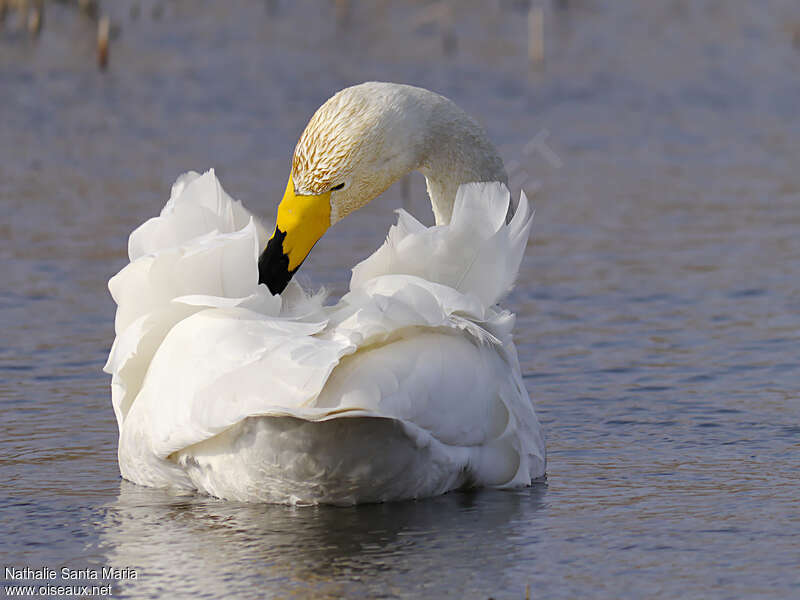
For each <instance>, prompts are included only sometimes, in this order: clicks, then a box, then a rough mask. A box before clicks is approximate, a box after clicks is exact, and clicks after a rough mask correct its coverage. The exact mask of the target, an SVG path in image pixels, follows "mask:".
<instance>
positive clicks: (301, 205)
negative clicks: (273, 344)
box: [258, 175, 331, 294]
mask: <svg viewBox="0 0 800 600" xmlns="http://www.w3.org/2000/svg"><path fill="white" fill-rule="evenodd" d="M330 225H331V193H330V192H329V191H328V192H325V193H324V194H320V195H318V196H311V195H302V194H296V193H295V191H294V183H293V182H292V177H291V175H290V176H289V183H287V184H286V191H285V192H284V194H283V200H281V203H280V204H279V205H278V218H277V220H276V222H275V233H273V234H272V237H271V238H270V239H269V242H267V247H266V249H265V250H264V252H262V253H261V256H260V257H259V259H258V283H265V284H266V285H267V287H268V288H269V291H270V292H272V293H273V294H280V293H281V292H282V291H283V290H284V289H285V288H286V285H287V284H288V283H289V280H290V279H291V278H292V275H294V272H295V271H297V269H298V268H299V267H300V265H301V264H303V261H304V260H305V259H306V256H308V253H309V252H311V248H313V247H314V244H316V243H317V241H319V238H321V237H322V234H324V233H325V232H326V231H327V230H328V227H330Z"/></svg>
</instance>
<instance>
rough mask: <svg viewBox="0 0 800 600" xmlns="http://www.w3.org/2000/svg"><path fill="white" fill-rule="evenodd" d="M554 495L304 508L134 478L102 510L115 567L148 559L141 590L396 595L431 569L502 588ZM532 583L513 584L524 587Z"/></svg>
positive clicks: (129, 588) (459, 496) (540, 489)
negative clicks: (156, 486) (152, 485)
mask: <svg viewBox="0 0 800 600" xmlns="http://www.w3.org/2000/svg"><path fill="white" fill-rule="evenodd" d="M545 494H546V486H545V485H544V484H537V485H535V486H534V487H532V488H530V489H526V490H521V491H516V492H500V491H482V492H470V493H463V492H458V493H451V494H447V495H445V496H442V497H439V498H434V499H430V500H425V501H420V502H397V503H387V504H371V505H362V506H354V507H303V508H292V507H285V506H272V505H252V504H238V503H232V502H223V501H218V500H215V499H212V498H206V497H198V496H196V495H171V494H170V493H168V492H165V491H163V490H153V489H149V488H143V487H140V486H137V485H134V484H131V483H128V482H125V481H123V482H122V483H121V485H120V495H119V497H118V498H117V500H116V501H115V502H113V503H111V504H108V505H107V506H105V507H104V508H103V509H102V511H103V512H104V513H105V516H104V518H103V521H102V524H101V534H100V541H99V543H98V551H99V552H101V553H103V554H105V555H106V559H105V561H106V563H107V564H109V565H114V566H116V567H119V568H124V567H134V568H136V569H137V572H138V574H139V576H138V578H137V579H136V580H135V581H130V582H122V583H120V584H119V589H120V590H121V591H122V592H123V593H126V594H132V595H134V596H136V597H142V596H150V597H158V596H159V595H160V594H163V592H164V590H173V591H179V592H180V593H181V594H186V595H191V596H195V595H196V596H199V595H201V594H210V595H211V596H212V597H224V596H226V595H227V594H231V593H233V592H234V591H236V592H238V593H241V594H243V595H246V594H247V592H248V591H251V592H252V591H253V590H255V589H258V588H265V589H270V590H282V592H283V593H285V594H286V595H289V594H290V593H294V592H297V593H300V592H302V591H305V592H306V593H310V592H311V591H312V590H313V594H314V597H331V598H336V597H342V596H343V595H344V596H347V597H350V596H353V595H358V596H364V597H370V598H372V597H378V596H379V595H385V596H386V597H391V596H393V595H399V594H401V593H402V591H403V590H404V589H406V588H407V587H409V586H411V587H415V586H416V585H417V584H418V582H419V581H421V580H427V579H428V578H433V580H435V581H436V589H439V590H447V591H448V593H453V594H457V592H459V591H460V592H463V593H467V592H468V593H469V594H470V595H471V594H475V593H478V592H483V591H485V592H486V594H487V595H491V594H492V593H493V592H496V591H497V590H498V587H497V585H498V582H499V580H500V579H502V578H503V573H504V572H505V571H506V570H508V569H509V568H511V567H516V568H518V567H519V566H521V565H524V564H525V561H526V560H528V559H529V558H530V553H531V552H532V549H533V548H534V546H535V542H536V539H537V533H536V531H535V530H536V513H537V511H538V510H539V509H540V508H541V507H542V506H543V502H544V496H545ZM514 577H518V576H517V575H511V578H512V579H513V578H514ZM509 583H511V585H509ZM526 583H527V582H526V581H524V580H523V579H520V580H519V581H515V582H514V581H512V582H508V581H507V582H506V586H507V587H510V588H511V589H514V588H516V589H518V590H524V588H525V585H526ZM392 590H394V591H392ZM301 595H302V594H301ZM470 597H471V596H470Z"/></svg>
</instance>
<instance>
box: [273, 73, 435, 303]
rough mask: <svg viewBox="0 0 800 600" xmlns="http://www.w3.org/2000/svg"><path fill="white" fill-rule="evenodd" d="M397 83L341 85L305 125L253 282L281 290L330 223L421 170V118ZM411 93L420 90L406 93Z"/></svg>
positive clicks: (417, 106)
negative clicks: (256, 275)
mask: <svg viewBox="0 0 800 600" xmlns="http://www.w3.org/2000/svg"><path fill="white" fill-rule="evenodd" d="M408 87H409V86H401V85H396V84H380V83H375V82H372V83H367V84H361V85H358V86H354V87H350V88H346V89H344V90H342V91H340V92H339V93H338V94H336V95H335V96H333V97H332V98H330V99H329V100H328V101H327V102H325V104H323V105H322V106H321V107H320V108H319V109H318V110H317V112H316V113H315V114H314V116H313V117H312V118H311V120H310V121H309V123H308V125H307V126H306V128H305V130H304V131H303V134H302V135H301V136H300V140H299V141H298V142H297V146H296V148H295V151H294V155H293V157H292V170H291V173H290V175H289V181H288V183H287V185H286V191H285V192H284V195H283V199H282V200H281V202H280V204H279V205H278V214H277V219H276V225H275V232H274V233H273V235H272V237H271V238H270V240H269V243H268V244H267V248H266V250H264V252H263V253H262V255H261V257H260V259H259V283H266V284H267V286H268V287H269V289H270V291H271V292H272V293H273V294H277V293H280V292H281V291H283V289H284V288H285V287H286V285H287V284H288V282H289V280H290V279H291V277H292V275H294V272H295V271H296V270H297V269H298V268H299V267H300V265H301V264H302V262H303V261H304V260H305V258H306V256H307V255H308V253H309V252H310V251H311V248H312V247H313V246H314V244H316V243H317V241H318V240H319V239H320V238H321V237H322V235H323V234H324V233H325V231H327V229H328V228H329V227H330V226H331V225H334V224H335V223H337V222H338V221H340V220H341V219H343V218H344V217H345V216H347V215H348V214H350V213H351V212H353V211H355V210H357V209H359V208H361V207H362V206H364V205H366V204H368V203H369V202H370V201H371V200H373V199H374V198H376V197H377V196H379V195H380V194H382V193H383V192H384V191H385V190H386V189H388V188H389V187H390V186H391V185H392V183H394V182H395V181H397V180H398V179H399V178H400V177H402V176H403V175H405V174H406V173H408V172H409V171H412V170H414V169H415V168H418V167H419V166H420V161H421V158H420V156H421V149H422V147H423V145H424V138H425V135H424V127H423V125H424V114H422V111H421V107H420V106H419V105H415V103H413V102H409V101H408V98H407V94H403V93H400V92H403V91H404V90H403V88H408ZM411 89H413V90H416V89H418V88H411Z"/></svg>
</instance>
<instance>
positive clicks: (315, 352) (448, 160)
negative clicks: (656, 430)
mask: <svg viewBox="0 0 800 600" xmlns="http://www.w3.org/2000/svg"><path fill="white" fill-rule="evenodd" d="M415 169H418V170H420V171H422V173H423V174H424V175H425V177H426V179H427V184H428V192H429V195H430V198H431V201H432V203H433V210H434V214H435V217H436V223H437V225H436V226H434V227H430V228H426V227H424V226H423V225H422V224H420V223H419V222H418V221H416V220H415V219H414V218H413V217H411V216H410V215H408V214H407V213H405V212H403V211H398V212H399V219H398V223H397V225H396V226H393V227H392V228H391V229H390V231H389V234H388V237H387V239H386V242H385V243H384V244H383V246H382V247H381V248H379V249H378V250H377V251H376V252H375V253H374V254H373V255H372V256H370V257H369V258H367V259H366V260H364V261H363V262H361V263H360V264H359V265H357V266H356V267H355V268H354V269H353V277H352V280H351V282H350V292H349V293H348V294H347V295H345V296H344V297H343V298H342V299H341V301H340V302H339V303H337V304H336V305H335V306H330V307H324V306H322V298H321V297H319V296H311V295H308V294H306V293H305V292H303V290H302V289H301V288H300V286H298V285H297V284H296V283H294V282H293V281H290V279H291V276H292V274H293V273H294V271H295V270H296V269H297V268H298V267H299V266H300V264H301V263H302V261H303V259H304V258H305V257H306V255H307V254H308V252H309V251H310V250H311V248H312V247H313V245H314V244H315V243H316V241H317V240H318V239H319V238H320V236H321V235H322V234H323V233H324V231H325V230H326V229H327V228H328V227H329V226H330V225H332V224H334V223H336V222H337V221H338V220H340V219H342V218H343V217H345V216H346V215H347V214H348V213H350V212H352V211H353V210H356V209H357V208H359V207H361V206H363V205H364V204H366V203H367V202H369V201H370V200H371V199H373V198H375V197H376V196H378V195H379V194H380V193H381V192H383V191H384V190H385V189H386V188H388V187H389V186H390V185H391V184H392V182H394V181H396V180H397V179H398V178H399V177H401V176H402V175H404V174H405V173H407V172H409V171H411V170H415ZM505 179H506V176H505V172H504V170H503V166H502V161H501V160H500V158H499V157H498V155H497V153H496V151H495V150H494V148H493V146H492V145H491V143H490V142H489V141H488V139H487V138H486V135H485V134H484V132H483V131H482V130H481V128H480V127H479V126H478V125H477V124H476V123H475V122H474V121H473V120H472V119H470V118H469V117H468V116H467V115H466V114H465V113H464V112H462V111H461V110H460V109H459V108H457V107H456V106H455V105H454V104H453V103H452V102H450V101H449V100H447V99H445V98H443V97H441V96H439V95H436V94H433V93H432V92H429V91H427V90H423V89H420V88H414V87H410V86H405V85H396V84H389V83H366V84H362V85H359V86H355V87H351V88H348V89H345V90H343V91H341V92H339V93H338V94H336V95H335V96H333V97H332V98H331V99H330V100H328V101H327V102H326V103H325V104H324V105H323V106H322V107H321V108H320V109H319V110H318V111H317V112H316V114H315V115H314V116H313V118H312V119H311V121H310V122H309V124H308V126H307V127H306V129H305V131H304V133H303V135H302V137H301V138H300V141H299V142H298V144H297V148H296V149H295V153H294V159H293V162H292V172H291V175H290V178H289V183H288V185H287V187H286V192H285V195H284V197H283V200H282V201H281V203H280V205H279V208H278V216H277V224H276V228H275V233H274V234H273V236H272V238H271V239H270V240H269V243H268V244H267V240H266V234H265V229H264V228H263V227H262V226H261V225H259V223H258V221H257V220H256V219H255V218H254V217H253V216H252V215H251V214H250V213H249V212H247V210H246V209H244V208H243V207H242V205H241V204H240V203H239V202H237V201H235V200H232V199H231V198H230V197H229V196H228V195H227V194H226V193H225V192H224V191H223V190H222V188H221V186H220V184H219V182H218V181H217V179H216V177H215V175H214V172H213V171H209V172H208V173H206V174H204V175H202V176H201V175H198V174H197V173H188V174H186V175H183V176H182V177H180V178H179V179H178V181H177V182H176V183H175V185H174V186H173V188H172V193H171V196H170V199H169V201H168V202H167V204H166V206H165V207H164V209H163V210H162V212H161V215H160V216H159V217H156V218H154V219H150V220H149V221H147V222H146V223H144V224H143V225H142V226H140V227H139V228H138V229H137V230H136V231H134V232H133V233H132V234H131V236H130V241H129V248H128V250H129V255H130V261H131V262H130V264H128V265H127V266H126V267H125V268H123V269H122V270H121V271H120V272H119V273H118V274H117V275H116V276H114V277H113V278H112V279H111V281H109V289H110V291H111V294H112V296H113V297H114V300H115V301H116V302H117V304H118V309H117V315H116V322H115V327H116V333H117V337H116V339H115V341H114V345H113V347H112V349H111V353H110V356H109V359H108V363H107V365H106V371H107V372H109V373H111V375H112V383H111V387H112V400H113V405H114V410H115V413H116V417H117V422H118V425H119V430H120V437H119V465H120V470H121V472H122V475H123V477H125V478H126V479H129V480H131V481H133V482H136V483H139V484H143V485H148V486H156V487H169V486H174V487H180V488H187V489H197V490H200V491H202V492H205V493H207V494H211V495H214V496H217V497H220V498H228V499H237V500H244V501H266V502H277V503H304V504H305V503H332V504H352V503H357V502H374V501H386V500H397V499H404V498H420V497H425V496H431V495H436V494H441V493H444V492H447V491H448V490H452V489H455V488H459V487H463V486H493V487H518V486H524V485H529V484H530V483H531V480H532V479H533V478H536V477H539V476H541V475H543V474H544V471H545V447H544V440H543V434H542V431H541V428H540V425H539V422H538V420H537V418H536V415H535V413H534V409H533V406H532V404H531V401H530V399H529V397H528V394H527V392H526V391H525V387H524V385H523V382H522V377H521V374H520V367H519V362H518V359H517V354H516V349H515V347H514V343H513V341H512V336H511V331H512V327H513V323H514V317H513V315H512V314H510V313H509V312H506V311H502V310H500V309H499V308H498V307H497V306H496V303H497V302H498V300H500V299H501V297H502V296H503V295H504V294H505V293H506V292H507V291H508V290H509V289H510V287H511V286H512V284H513V282H514V279H515V278H516V275H517V272H518V270H519V264H520V261H521V260H522V256H523V254H524V251H525V246H526V243H527V239H528V234H529V230H530V226H531V220H532V214H531V212H530V210H529V207H528V201H527V199H526V198H525V196H524V194H523V195H522V197H521V199H520V203H519V205H518V207H517V210H516V212H515V214H514V216H513V218H512V219H511V220H510V222H508V223H507V222H506V215H507V212H508V209H509V200H510V198H509V193H508V190H507V189H506V187H505V185H504V184H503V183H502V182H504V181H505ZM470 182H492V183H470ZM265 245H266V250H264V252H263V254H260V252H261V249H262V248H264V247H265ZM259 256H260V258H259ZM260 283H266V284H267V285H260ZM267 287H269V288H270V290H272V291H273V292H275V295H273V294H272V293H270V291H269V290H268V289H267ZM284 288H285V289H284Z"/></svg>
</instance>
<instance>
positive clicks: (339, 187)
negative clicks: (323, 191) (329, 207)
mask: <svg viewBox="0 0 800 600" xmlns="http://www.w3.org/2000/svg"><path fill="white" fill-rule="evenodd" d="M343 188H344V182H342V183H340V184H339V185H335V186H333V187H332V188H331V191H332V192H335V191H336V190H341V189H343Z"/></svg>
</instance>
